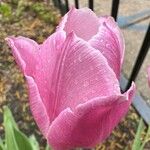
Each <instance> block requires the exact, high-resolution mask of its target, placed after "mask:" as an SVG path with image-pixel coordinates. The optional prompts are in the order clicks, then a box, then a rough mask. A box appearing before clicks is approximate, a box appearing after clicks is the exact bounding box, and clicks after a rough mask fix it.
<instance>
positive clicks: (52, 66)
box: [6, 8, 135, 150]
mask: <svg viewBox="0 0 150 150" xmlns="http://www.w3.org/2000/svg"><path fill="white" fill-rule="evenodd" d="M6 40H7V42H8V44H9V46H10V47H11V49H12V53H13V55H14V57H15V60H16V62H17V64H18V65H19V67H20V68H21V70H22V72H23V74H24V76H25V78H26V80H27V84H28V87H29V102H30V107H31V111H32V114H33V116H34V119H35V121H36V123H37V125H38V127H39V129H40V130H41V132H42V134H43V135H44V137H45V138H46V139H47V141H48V143H49V144H50V145H51V146H52V147H53V149H54V150H68V149H72V148H77V147H84V148H91V147H94V146H95V145H96V144H98V143H100V142H102V141H104V140H105V139H106V138H107V137H108V136H109V135H110V133H111V132H112V130H113V129H114V127H115V126H116V125H117V124H118V123H119V121H120V120H121V118H122V117H124V116H125V114H126V113H127V111H128V108H129V106H130V104H131V101H132V98H133V95H134V93H135V85H134V83H132V85H131V87H130V88H129V90H128V91H127V92H125V93H123V94H122V93H121V92H120V91H121V90H120V86H119V78H120V71H121V66H122V63H123V57H124V47H125V46H124V40H123V37H122V34H121V32H120V30H119V27H118V26H117V24H116V22H115V21H114V19H113V18H112V17H109V16H105V17H100V18H98V17H97V16H96V15H95V13H93V12H92V11H91V10H90V9H88V8H83V9H79V10H78V9H75V8H72V9H71V10H70V11H69V12H68V13H67V14H66V15H65V16H64V17H63V19H62V20H61V22H60V24H59V26H58V27H57V30H56V32H55V33H53V34H52V35H51V36H50V37H48V39H46V40H45V41H44V42H43V44H37V43H36V42H35V41H33V40H31V39H29V38H25V37H21V36H20V37H8V38H7V39H6Z"/></svg>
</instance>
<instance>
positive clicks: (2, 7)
mask: <svg viewBox="0 0 150 150" xmlns="http://www.w3.org/2000/svg"><path fill="white" fill-rule="evenodd" d="M0 13H1V14H2V15H3V16H4V17H10V16H11V14H12V11H11V7H10V5H9V4H7V3H3V2H1V3H0Z"/></svg>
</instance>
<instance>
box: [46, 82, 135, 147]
mask: <svg viewBox="0 0 150 150" xmlns="http://www.w3.org/2000/svg"><path fill="white" fill-rule="evenodd" d="M134 93H135V85H134V83H133V84H132V86H131V88H130V89H129V90H128V91H127V92H126V93H125V94H123V95H121V94H120V95H118V96H117V95H115V96H108V97H96V98H94V99H92V100H90V101H88V102H86V103H84V104H80V105H78V106H77V107H76V109H75V110H74V111H72V110H71V109H70V108H67V109H65V110H64V111H62V112H61V113H60V114H59V116H58V117H57V118H56V119H55V120H54V121H53V123H52V124H51V126H50V128H49V132H48V135H47V140H48V143H49V144H50V145H52V147H53V148H54V149H55V150H67V149H71V148H76V147H84V148H91V147H93V146H95V145H96V144H98V143H100V142H102V141H103V140H104V139H106V138H107V137H108V136H109V134H110V133H111V132H112V130H113V129H114V127H115V126H116V125H117V124H118V123H119V121H120V120H121V118H122V117H124V116H125V114H126V113H127V111H128V108H129V106H130V104H131V99H132V98H133V96H134Z"/></svg>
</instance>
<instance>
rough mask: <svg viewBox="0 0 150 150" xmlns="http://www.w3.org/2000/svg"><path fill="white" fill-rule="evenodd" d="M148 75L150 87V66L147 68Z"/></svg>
mask: <svg viewBox="0 0 150 150" xmlns="http://www.w3.org/2000/svg"><path fill="white" fill-rule="evenodd" d="M147 73H148V84H149V87H150V66H149V67H148V68H147Z"/></svg>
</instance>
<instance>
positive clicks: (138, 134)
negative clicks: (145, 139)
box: [132, 119, 144, 150]
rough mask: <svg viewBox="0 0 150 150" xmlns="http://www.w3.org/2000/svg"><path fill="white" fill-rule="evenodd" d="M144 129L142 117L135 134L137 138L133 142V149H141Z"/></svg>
mask: <svg viewBox="0 0 150 150" xmlns="http://www.w3.org/2000/svg"><path fill="white" fill-rule="evenodd" d="M143 131H144V122H143V120H142V119H140V122H139V125H138V129H137V132H136V135H135V139H134V142H133V146H132V150H139V149H140V147H141V143H142V142H141V134H142V132H143Z"/></svg>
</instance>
